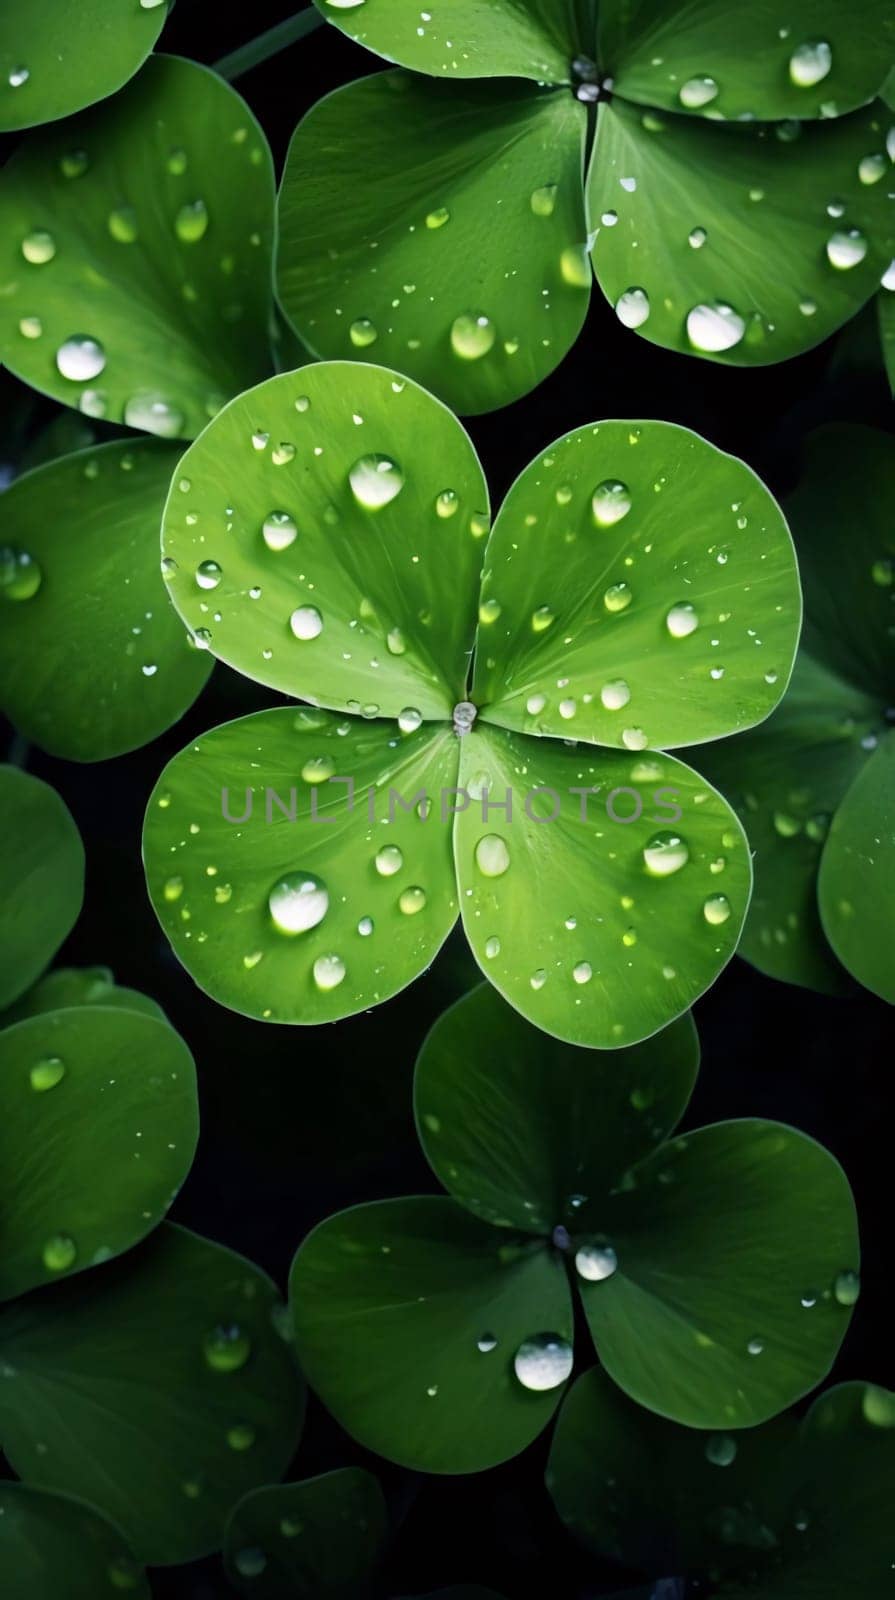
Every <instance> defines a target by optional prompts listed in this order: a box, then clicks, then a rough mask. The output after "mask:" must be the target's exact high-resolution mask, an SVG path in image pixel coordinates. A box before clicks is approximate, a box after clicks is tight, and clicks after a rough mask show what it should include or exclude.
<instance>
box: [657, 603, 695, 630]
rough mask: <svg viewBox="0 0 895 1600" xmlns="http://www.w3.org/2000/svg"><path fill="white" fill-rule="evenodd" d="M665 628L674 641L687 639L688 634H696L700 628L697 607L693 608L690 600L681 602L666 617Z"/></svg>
mask: <svg viewBox="0 0 895 1600" xmlns="http://www.w3.org/2000/svg"><path fill="white" fill-rule="evenodd" d="M665 626H666V628H667V629H668V632H669V633H670V634H671V637H672V639H686V638H687V635H688V634H691V633H695V632H696V629H697V628H698V627H699V617H698V616H697V614H696V607H695V606H692V605H691V604H690V602H689V600H679V601H678V603H677V605H674V606H672V608H671V610H670V611H669V613H668V615H667V616H666V618H665Z"/></svg>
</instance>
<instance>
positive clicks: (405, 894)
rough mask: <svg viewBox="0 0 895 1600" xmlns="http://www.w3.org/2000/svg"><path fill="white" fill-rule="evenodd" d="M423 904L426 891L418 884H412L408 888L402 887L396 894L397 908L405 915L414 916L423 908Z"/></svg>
mask: <svg viewBox="0 0 895 1600" xmlns="http://www.w3.org/2000/svg"><path fill="white" fill-rule="evenodd" d="M425 904H426V891H425V889H421V888H420V887H419V885H418V884H414V885H413V886H412V887H411V888H410V889H403V890H402V891H401V894H400V895H399V896H398V910H399V911H403V913H404V915H405V917H415V916H416V914H417V912H418V911H422V910H423V907H424V906H425Z"/></svg>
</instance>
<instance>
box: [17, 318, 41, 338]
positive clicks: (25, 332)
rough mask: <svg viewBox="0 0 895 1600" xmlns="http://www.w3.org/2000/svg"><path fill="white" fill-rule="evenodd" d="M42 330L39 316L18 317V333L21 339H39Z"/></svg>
mask: <svg viewBox="0 0 895 1600" xmlns="http://www.w3.org/2000/svg"><path fill="white" fill-rule="evenodd" d="M43 331H44V325H43V323H42V322H41V320H40V317H20V318H19V333H20V334H21V335H22V338H23V339H39V338H40V336H41V334H42V333H43Z"/></svg>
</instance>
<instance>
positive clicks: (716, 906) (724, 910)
mask: <svg viewBox="0 0 895 1600" xmlns="http://www.w3.org/2000/svg"><path fill="white" fill-rule="evenodd" d="M702 914H703V916H704V917H705V920H706V922H707V923H708V924H709V925H710V927H712V928H719V927H720V926H721V924H722V923H724V922H726V921H727V919H728V917H729V916H730V901H729V900H728V898H727V896H726V894H710V895H709V897H708V899H707V900H706V902H705V904H704V905H703V908H702Z"/></svg>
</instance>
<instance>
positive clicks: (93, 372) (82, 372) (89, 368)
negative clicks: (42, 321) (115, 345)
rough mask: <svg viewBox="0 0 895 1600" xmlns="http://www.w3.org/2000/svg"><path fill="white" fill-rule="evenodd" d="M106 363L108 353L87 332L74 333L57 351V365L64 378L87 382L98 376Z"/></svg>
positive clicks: (75, 381) (76, 381) (73, 381)
mask: <svg viewBox="0 0 895 1600" xmlns="http://www.w3.org/2000/svg"><path fill="white" fill-rule="evenodd" d="M105 364H106V353H105V351H104V349H103V347H102V345H101V344H100V343H99V341H98V340H97V339H91V338H90V336H89V335H88V334H86V333H73V334H72V336H71V338H70V339H66V340H65V342H64V343H63V344H61V345H60V346H59V349H58V350H57V351H56V366H57V367H58V369H59V371H60V372H61V374H62V376H63V378H68V379H70V381H71V382H72V383H86V381H87V380H88V378H97V377H99V374H100V373H101V372H102V370H103V368H104V367H105Z"/></svg>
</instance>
